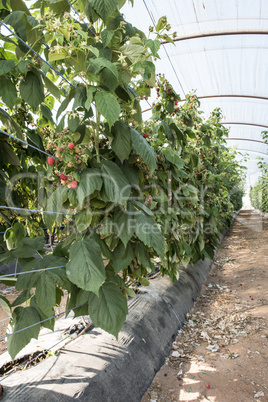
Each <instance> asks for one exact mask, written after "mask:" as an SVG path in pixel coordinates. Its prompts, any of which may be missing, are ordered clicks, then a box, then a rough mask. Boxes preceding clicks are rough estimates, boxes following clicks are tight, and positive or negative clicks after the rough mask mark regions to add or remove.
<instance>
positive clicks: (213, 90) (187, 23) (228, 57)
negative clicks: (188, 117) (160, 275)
mask: <svg viewBox="0 0 268 402" xmlns="http://www.w3.org/2000/svg"><path fill="white" fill-rule="evenodd" d="M123 12H124V14H125V16H126V19H127V20H128V21H130V22H131V23H132V24H133V25H135V26H137V27H138V28H140V29H142V30H143V31H145V32H147V28H148V27H149V25H153V22H154V23H156V22H157V21H158V19H159V18H160V17H162V16H164V15H165V16H167V19H168V22H169V23H170V25H171V32H174V31H176V32H177V37H176V39H175V46H174V45H173V44H170V43H166V44H163V45H162V46H161V48H160V51H159V54H160V56H161V60H159V61H157V62H156V69H157V72H161V73H164V74H165V75H166V77H167V79H168V80H169V81H170V82H171V83H172V85H173V87H174V88H175V90H176V91H177V93H179V94H180V95H181V97H182V99H183V98H185V94H187V93H191V92H193V91H195V92H196V94H197V96H198V97H199V99H200V101H201V109H202V110H203V111H204V113H205V116H207V115H208V114H209V113H210V112H211V111H212V110H213V109H214V108H215V107H220V108H221V109H222V113H223V123H226V127H228V128H230V134H229V137H230V140H228V145H230V146H234V145H236V146H237V148H238V149H241V152H242V153H245V152H246V151H248V153H249V155H250V160H251V159H252V163H250V162H249V161H248V162H247V166H248V169H249V170H248V174H249V175H254V177H255V176H256V174H257V173H256V171H257V170H256V169H257V168H256V163H257V162H258V159H257V157H258V156H260V157H264V158H265V159H267V160H268V155H267V148H268V147H267V145H266V144H264V143H263V142H262V138H261V131H264V130H267V131H268V79H267V77H268V1H265V0H255V1H254V2H252V1H249V0H187V1H185V0H165V1H163V0H134V7H133V8H132V7H131V6H130V5H126V6H124V8H123ZM231 138H232V139H231ZM249 140H256V141H249Z"/></svg>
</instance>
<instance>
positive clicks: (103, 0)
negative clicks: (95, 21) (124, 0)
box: [88, 0, 118, 22]
mask: <svg viewBox="0 0 268 402" xmlns="http://www.w3.org/2000/svg"><path fill="white" fill-rule="evenodd" d="M88 3H89V5H90V6H92V7H93V8H94V10H95V11H96V13H97V14H98V15H99V16H100V17H101V18H102V19H103V21H104V22H106V21H107V19H108V18H109V17H110V16H111V15H112V14H113V12H114V11H115V10H116V9H117V4H118V1H117V0H88Z"/></svg>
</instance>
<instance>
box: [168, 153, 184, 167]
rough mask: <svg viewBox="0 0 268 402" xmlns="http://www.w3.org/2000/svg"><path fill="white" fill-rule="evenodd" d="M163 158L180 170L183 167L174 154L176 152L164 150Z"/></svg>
mask: <svg viewBox="0 0 268 402" xmlns="http://www.w3.org/2000/svg"><path fill="white" fill-rule="evenodd" d="M165 158H166V159H167V160H168V161H169V162H170V163H172V164H173V165H175V166H177V168H178V169H182V168H183V166H184V161H183V159H182V158H181V157H180V156H179V155H178V154H177V153H176V151H173V150H172V149H171V148H166V149H165Z"/></svg>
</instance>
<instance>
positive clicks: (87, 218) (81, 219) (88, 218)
mask: <svg viewBox="0 0 268 402" xmlns="http://www.w3.org/2000/svg"><path fill="white" fill-rule="evenodd" d="M91 222H92V213H91V210H90V209H83V211H80V212H78V214H76V215H75V224H76V227H77V229H78V231H79V232H83V231H84V230H86V229H87V228H88V227H89V226H90V224H91Z"/></svg>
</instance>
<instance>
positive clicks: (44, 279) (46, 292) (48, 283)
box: [35, 271, 56, 317]
mask: <svg viewBox="0 0 268 402" xmlns="http://www.w3.org/2000/svg"><path fill="white" fill-rule="evenodd" d="M35 286H36V290H35V298H36V303H37V305H38V307H39V308H40V310H41V311H42V313H44V314H45V315H46V316H48V317H49V316H50V314H51V310H52V311H53V307H54V306H55V305H56V286H55V282H54V277H53V275H52V274H51V271H44V272H42V273H41V274H40V275H39V278H38V280H37V282H36V284H35Z"/></svg>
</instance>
